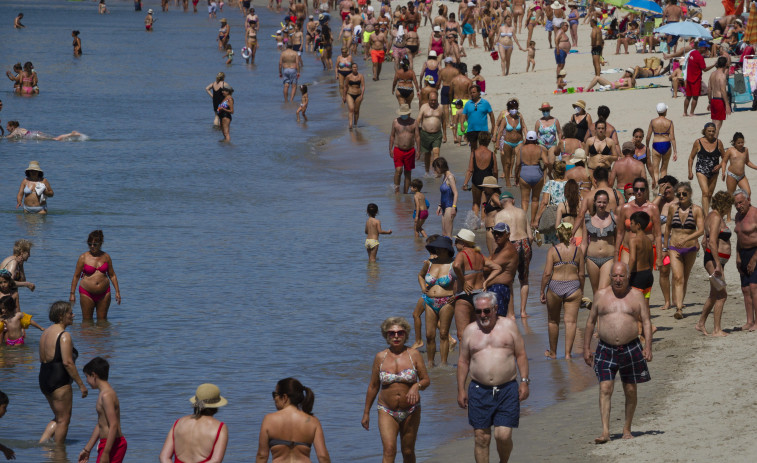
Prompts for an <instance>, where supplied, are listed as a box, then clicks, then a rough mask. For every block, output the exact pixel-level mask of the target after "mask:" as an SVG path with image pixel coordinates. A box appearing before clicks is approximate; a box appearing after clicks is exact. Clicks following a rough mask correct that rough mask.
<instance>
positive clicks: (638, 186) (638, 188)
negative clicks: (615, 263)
mask: <svg viewBox="0 0 757 463" xmlns="http://www.w3.org/2000/svg"><path fill="white" fill-rule="evenodd" d="M633 194H634V196H635V199H634V200H633V201H631V202H630V203H626V204H624V205H623V206H622V207H621V208H620V213H619V214H618V218H617V223H618V226H617V227H616V228H615V252H616V253H617V255H618V256H619V260H621V261H623V262H624V263H628V259H629V250H630V249H631V246H630V240H631V238H632V237H633V232H631V231H630V229H629V227H630V220H631V215H632V214H633V213H634V212H639V211H642V212H646V213H647V214H648V215H649V217H651V218H652V221H651V222H650V223H649V225H648V226H647V227H646V229H645V230H644V231H645V232H646V234H647V236H649V239H651V240H652V242H654V250H655V265H656V267H657V268H655V270H657V269H658V268H661V267H662V253H661V252H658V250H664V249H667V246H665V247H663V246H662V227H661V226H660V210H659V209H658V208H657V206H655V205H654V204H653V203H651V202H649V200H648V198H649V184H648V183H647V179H646V178H644V177H639V178H636V179H634V181H633Z"/></svg>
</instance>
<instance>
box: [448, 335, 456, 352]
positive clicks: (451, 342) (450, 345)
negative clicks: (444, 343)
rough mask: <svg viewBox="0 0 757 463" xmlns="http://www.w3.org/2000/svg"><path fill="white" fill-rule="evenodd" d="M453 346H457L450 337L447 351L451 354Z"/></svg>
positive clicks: (454, 340)
mask: <svg viewBox="0 0 757 463" xmlns="http://www.w3.org/2000/svg"><path fill="white" fill-rule="evenodd" d="M455 346H457V339H455V338H453V337H452V336H450V337H449V351H450V352H452V351H453V350H455Z"/></svg>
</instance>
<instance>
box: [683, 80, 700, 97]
mask: <svg viewBox="0 0 757 463" xmlns="http://www.w3.org/2000/svg"><path fill="white" fill-rule="evenodd" d="M684 88H685V89H686V96H687V97H695V98H696V97H699V95H700V94H701V93H702V78H701V77H700V78H699V79H697V80H696V81H695V82H691V81H688V80H687V81H686V84H685V85H684Z"/></svg>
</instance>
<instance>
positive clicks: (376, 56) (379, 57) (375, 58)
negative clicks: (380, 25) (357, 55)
mask: <svg viewBox="0 0 757 463" xmlns="http://www.w3.org/2000/svg"><path fill="white" fill-rule="evenodd" d="M385 58H386V52H385V51H384V50H371V61H372V62H374V63H383V62H384V59H385Z"/></svg>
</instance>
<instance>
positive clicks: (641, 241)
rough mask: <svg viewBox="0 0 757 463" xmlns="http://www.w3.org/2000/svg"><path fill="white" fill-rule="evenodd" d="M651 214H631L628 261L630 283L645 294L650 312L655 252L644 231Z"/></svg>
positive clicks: (639, 212) (640, 212)
mask: <svg viewBox="0 0 757 463" xmlns="http://www.w3.org/2000/svg"><path fill="white" fill-rule="evenodd" d="M649 221H650V217H649V214H647V213H646V212H643V211H638V212H634V213H633V214H631V219H630V224H631V226H630V230H631V233H633V234H634V237H633V238H631V242H630V250H629V259H628V271H629V272H630V273H629V277H628V282H629V284H630V286H631V287H632V288H634V289H638V290H639V291H641V292H642V294H644V298H645V299H646V302H647V310H649V295H650V294H651V292H652V286H653V285H654V275H653V274H652V269H653V268H654V259H655V256H654V251H653V250H652V240H650V239H649V237H648V236H647V234H646V233H644V230H645V229H646V228H647V225H649ZM638 323H639V332H640V333H641V321H639V322H638Z"/></svg>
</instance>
